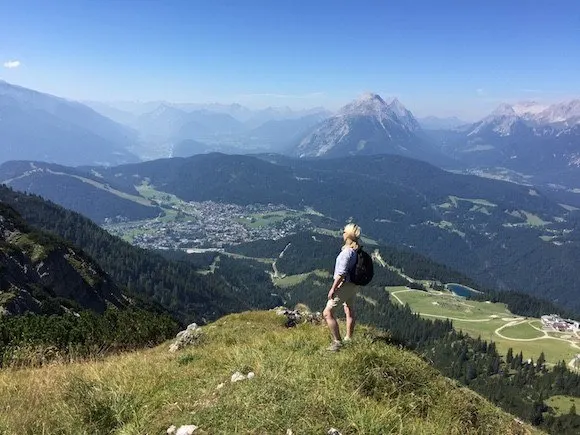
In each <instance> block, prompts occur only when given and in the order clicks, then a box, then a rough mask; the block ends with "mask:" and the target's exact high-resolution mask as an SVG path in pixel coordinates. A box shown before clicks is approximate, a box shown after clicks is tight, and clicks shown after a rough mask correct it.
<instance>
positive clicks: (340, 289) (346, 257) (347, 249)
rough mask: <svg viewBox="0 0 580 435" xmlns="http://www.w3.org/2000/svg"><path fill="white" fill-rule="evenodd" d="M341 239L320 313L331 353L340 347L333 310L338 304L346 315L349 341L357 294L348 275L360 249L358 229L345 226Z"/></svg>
mask: <svg viewBox="0 0 580 435" xmlns="http://www.w3.org/2000/svg"><path fill="white" fill-rule="evenodd" d="M342 238H343V240H344V245H343V246H342V250H341V251H340V253H339V254H338V256H337V257H336V264H335V266H334V281H333V283H332V287H330V291H329V292H328V302H327V303H326V308H325V309H324V311H323V313H322V314H323V316H324V319H325V320H326V324H327V325H328V329H330V334H331V336H332V343H331V345H330V346H329V347H328V350H329V351H332V352H336V351H338V350H339V349H340V347H341V346H342V340H341V339H340V331H339V328H338V322H337V321H336V319H335V317H334V310H335V308H336V307H337V306H338V305H339V304H340V303H342V304H343V306H344V314H345V315H346V335H345V337H344V341H349V340H350V339H351V338H352V334H353V331H354V324H355V315H354V299H355V297H356V294H357V292H358V286H357V285H355V284H353V283H352V282H350V281H351V279H350V275H351V273H352V272H353V270H354V268H355V266H356V261H357V249H359V248H360V245H359V238H360V227H359V226H358V225H356V224H352V223H351V224H348V225H346V226H345V227H344V231H343V233H342Z"/></svg>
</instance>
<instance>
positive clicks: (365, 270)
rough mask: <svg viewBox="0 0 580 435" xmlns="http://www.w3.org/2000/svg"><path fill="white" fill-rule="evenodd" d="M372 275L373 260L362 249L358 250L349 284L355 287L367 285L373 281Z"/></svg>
mask: <svg viewBox="0 0 580 435" xmlns="http://www.w3.org/2000/svg"><path fill="white" fill-rule="evenodd" d="M373 274H374V269H373V259H372V258H371V256H370V255H369V254H368V253H366V252H365V251H363V249H362V248H358V249H357V251H356V264H355V266H354V269H353V271H352V272H351V274H350V282H352V283H353V284H356V285H367V284H368V283H369V282H371V280H372V279H373Z"/></svg>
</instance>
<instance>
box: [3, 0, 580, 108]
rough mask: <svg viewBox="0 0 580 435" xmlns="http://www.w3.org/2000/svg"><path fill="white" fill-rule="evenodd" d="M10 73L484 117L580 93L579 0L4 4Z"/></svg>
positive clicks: (259, 100) (114, 88)
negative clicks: (517, 104) (501, 108)
mask: <svg viewBox="0 0 580 435" xmlns="http://www.w3.org/2000/svg"><path fill="white" fill-rule="evenodd" d="M9 62H12V63H9ZM1 65H4V67H2V68H0V77H1V78H3V79H4V80H7V81H8V82H11V83H16V84H20V85H22V86H26V87H31V88H34V89H38V90H41V91H44V92H49V93H53V94H56V95H60V96H64V97H67V98H71V99H81V100H101V101H103V100H168V101H183V102H186V101H187V102H223V103H231V102H239V103H241V104H245V105H248V106H249V107H264V106H267V105H275V106H282V105H288V106H290V107H294V108H299V107H312V106H317V105H323V106H326V107H328V108H330V109H335V108H337V107H339V106H340V105H342V104H344V103H346V102H348V101H349V100H351V99H353V98H356V97H357V96H358V95H359V94H361V93H363V92H367V91H374V92H378V93H380V94H381V95H383V96H384V97H391V96H397V97H399V99H400V100H401V101H402V102H403V103H404V104H405V105H406V106H407V107H409V108H410V109H411V110H412V111H413V112H414V113H415V114H417V115H418V116H425V115H429V114H433V115H440V116H448V115H457V116H459V117H462V118H464V119H473V118H477V117H479V116H482V115H485V114H486V113H487V112H489V111H490V110H492V109H493V108H494V107H495V106H497V105H498V104H499V103H500V102H503V101H508V102H509V101H517V100H538V101H543V102H551V101H558V100H565V99H570V98H574V97H576V98H578V97H580V1H577V0H573V1H572V0H558V1H553V0H552V1H545V0H503V1H496V0H487V1H483V0H482V1H476V0H461V1H460V0H456V1H445V0H437V1H435V0H433V1H431V0H425V1H420V2H418V1H412V0H407V1H400V2H399V1H394V0H392V1H387V0H383V1H364V0H357V1H351V0H348V1H347V0H335V1H332V2H331V1H326V0H309V1H302V0H286V1H284V0H268V1H265V0H264V1H263V0H260V1H253V0H231V1H221V0H204V1H198V0H189V1H188V0H183V1H181V0H175V1H169V0H168V1H153V0H149V1H142V0H115V1H112V0H91V1H85V0H74V1H60V0H51V1H47V0H44V1H28V0H18V1H11V0H0V66H1ZM9 67H10V68H9Z"/></svg>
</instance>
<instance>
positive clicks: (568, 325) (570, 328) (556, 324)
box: [542, 314, 580, 332]
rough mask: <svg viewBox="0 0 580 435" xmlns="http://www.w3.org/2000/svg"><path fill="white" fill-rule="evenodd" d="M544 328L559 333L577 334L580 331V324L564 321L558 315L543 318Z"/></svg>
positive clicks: (574, 321)
mask: <svg viewBox="0 0 580 435" xmlns="http://www.w3.org/2000/svg"><path fill="white" fill-rule="evenodd" d="M542 324H543V325H544V328H550V329H552V330H554V331H559V332H576V331H580V322H579V321H577V320H571V319H563V318H562V317H560V316H558V315H557V314H549V315H544V316H542Z"/></svg>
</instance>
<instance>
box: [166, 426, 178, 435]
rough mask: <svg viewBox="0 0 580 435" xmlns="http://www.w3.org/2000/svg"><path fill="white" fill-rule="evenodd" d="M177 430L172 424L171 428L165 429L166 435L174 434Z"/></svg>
mask: <svg viewBox="0 0 580 435" xmlns="http://www.w3.org/2000/svg"><path fill="white" fill-rule="evenodd" d="M176 430H177V428H176V427H175V425H174V424H172V425H171V426H169V427H168V428H167V435H172V434H174V433H175V431H176Z"/></svg>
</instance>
